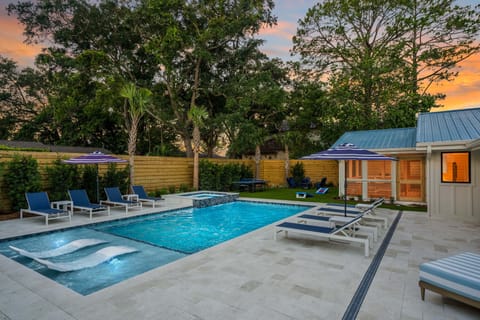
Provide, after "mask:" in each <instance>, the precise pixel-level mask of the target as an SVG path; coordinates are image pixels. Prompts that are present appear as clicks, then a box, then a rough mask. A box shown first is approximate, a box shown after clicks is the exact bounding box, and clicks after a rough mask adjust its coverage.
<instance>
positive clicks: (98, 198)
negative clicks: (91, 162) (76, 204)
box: [95, 163, 100, 203]
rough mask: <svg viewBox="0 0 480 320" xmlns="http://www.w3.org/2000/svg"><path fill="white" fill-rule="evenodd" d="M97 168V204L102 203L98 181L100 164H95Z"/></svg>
mask: <svg viewBox="0 0 480 320" xmlns="http://www.w3.org/2000/svg"><path fill="white" fill-rule="evenodd" d="M95 165H96V166H97V203H100V190H99V188H100V187H99V181H98V163H97V164H95Z"/></svg>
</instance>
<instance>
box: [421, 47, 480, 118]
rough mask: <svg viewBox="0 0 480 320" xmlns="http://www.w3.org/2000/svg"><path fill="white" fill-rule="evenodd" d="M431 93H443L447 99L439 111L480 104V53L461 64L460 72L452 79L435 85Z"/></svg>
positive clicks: (443, 101) (441, 102)
mask: <svg viewBox="0 0 480 320" xmlns="http://www.w3.org/2000/svg"><path fill="white" fill-rule="evenodd" d="M430 93H443V94H445V95H446V98H445V100H442V101H439V103H440V104H442V105H443V107H442V108H439V109H438V111H443V110H450V109H463V108H468V107H479V106H480V54H476V55H474V56H471V57H470V58H468V59H467V60H465V61H463V62H461V63H460V64H459V74H458V77H456V78H455V79H454V80H452V81H443V82H440V83H439V84H437V85H435V86H433V87H432V88H431V89H430Z"/></svg>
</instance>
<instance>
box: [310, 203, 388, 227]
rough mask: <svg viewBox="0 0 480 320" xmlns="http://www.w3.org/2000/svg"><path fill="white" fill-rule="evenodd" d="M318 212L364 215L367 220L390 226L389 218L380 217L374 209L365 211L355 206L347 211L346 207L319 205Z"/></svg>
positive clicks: (352, 215)
mask: <svg viewBox="0 0 480 320" xmlns="http://www.w3.org/2000/svg"><path fill="white" fill-rule="evenodd" d="M317 212H318V214H320V215H329V216H347V217H360V216H361V217H363V219H365V220H370V221H375V222H380V223H381V224H382V226H383V228H385V229H386V228H387V227H388V219H387V218H386V217H380V216H377V215H374V214H372V210H371V209H369V210H365V211H360V210H358V209H355V208H348V209H347V211H345V209H344V208H342V207H340V206H332V207H329V206H323V207H319V208H318V209H317Z"/></svg>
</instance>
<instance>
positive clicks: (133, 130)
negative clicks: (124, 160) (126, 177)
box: [128, 119, 140, 189]
mask: <svg viewBox="0 0 480 320" xmlns="http://www.w3.org/2000/svg"><path fill="white" fill-rule="evenodd" d="M139 120H140V119H132V124H131V127H130V131H129V133H128V164H129V166H130V189H131V188H132V186H133V185H134V184H135V151H136V149H137V129H138V122H139Z"/></svg>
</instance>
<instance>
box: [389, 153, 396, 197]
mask: <svg viewBox="0 0 480 320" xmlns="http://www.w3.org/2000/svg"><path fill="white" fill-rule="evenodd" d="M391 164H392V169H391V175H390V176H391V177H392V195H391V197H392V199H393V200H394V201H395V200H397V161H391Z"/></svg>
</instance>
